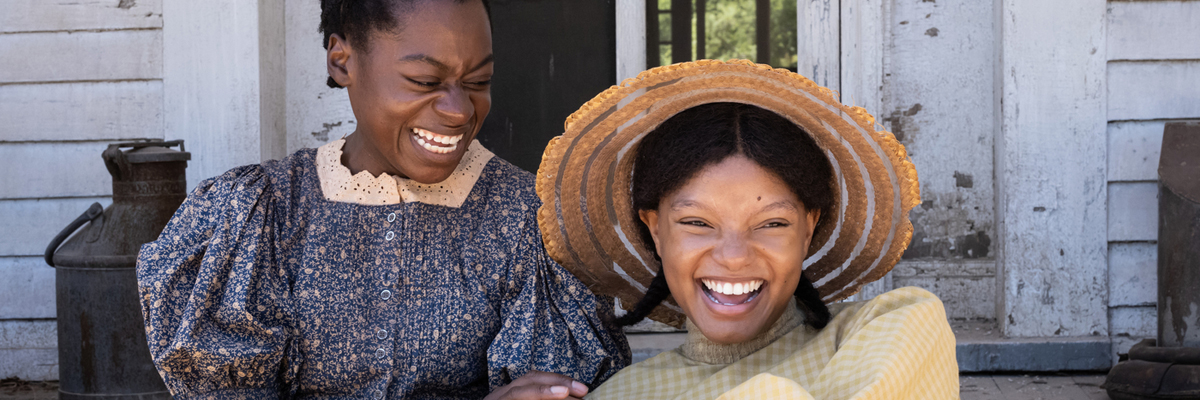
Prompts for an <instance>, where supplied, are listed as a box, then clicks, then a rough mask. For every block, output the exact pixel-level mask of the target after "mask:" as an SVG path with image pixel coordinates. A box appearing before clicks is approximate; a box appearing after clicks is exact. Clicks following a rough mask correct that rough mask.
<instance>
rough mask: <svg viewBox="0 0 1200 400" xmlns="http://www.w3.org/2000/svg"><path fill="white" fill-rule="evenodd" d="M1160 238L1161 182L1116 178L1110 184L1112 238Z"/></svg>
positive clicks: (1136, 239)
mask: <svg viewBox="0 0 1200 400" xmlns="http://www.w3.org/2000/svg"><path fill="white" fill-rule="evenodd" d="M1157 239H1158V183H1157V182H1113V183H1110V184H1109V185H1108V240H1109V241H1113V242H1118V241H1119V242H1126V241H1152V240H1157Z"/></svg>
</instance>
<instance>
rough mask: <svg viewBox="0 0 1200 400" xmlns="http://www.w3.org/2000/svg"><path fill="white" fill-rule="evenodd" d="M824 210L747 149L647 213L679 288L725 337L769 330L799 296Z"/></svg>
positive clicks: (677, 294)
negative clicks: (806, 202)
mask: <svg viewBox="0 0 1200 400" xmlns="http://www.w3.org/2000/svg"><path fill="white" fill-rule="evenodd" d="M819 214H820V213H819V212H818V211H809V210H807V209H806V208H805V207H804V205H803V204H801V202H800V201H799V200H798V199H797V197H796V194H795V193H794V192H792V191H791V189H789V188H788V186H787V185H786V184H785V183H784V182H783V180H781V179H779V177H778V176H776V175H775V174H773V173H771V172H770V171H769V170H767V169H764V168H763V167H762V166H760V165H758V164H757V163H755V162H754V161H751V160H750V159H748V158H746V157H745V156H742V155H734V156H730V157H729V158H726V159H725V160H723V161H721V162H719V163H717V164H713V165H710V166H708V167H705V168H704V169H701V170H700V172H699V173H697V174H696V176H695V177H693V178H692V179H691V180H689V181H688V182H687V183H686V184H684V185H683V186H682V187H681V188H680V189H679V190H677V191H675V192H674V193H671V194H669V195H668V196H666V197H663V199H662V201H661V202H660V203H659V207H658V209H657V210H642V211H640V212H639V215H640V216H641V219H642V221H643V222H644V223H645V224H646V226H647V227H648V228H649V230H650V235H651V236H652V237H653V239H654V245H655V248H657V249H658V254H659V257H661V258H662V263H663V274H666V280H667V285H668V286H669V287H670V289H671V295H672V296H673V297H674V298H675V300H676V301H677V302H678V303H679V306H680V307H681V308H683V311H684V313H685V314H687V317H688V319H689V320H691V321H692V323H693V324H695V325H696V326H697V327H698V328H700V331H701V333H703V334H704V336H705V337H707V338H708V339H709V340H712V341H714V342H717V343H721V344H733V343H740V342H745V341H747V340H750V339H752V338H754V337H755V336H757V335H758V334H759V333H762V332H764V331H766V330H767V329H768V328H770V326H771V324H773V323H774V322H775V321H776V320H777V319H779V316H780V315H782V314H783V311H784V310H785V309H786V307H789V304H788V303H789V302H791V301H794V297H793V295H794V294H795V292H796V286H797V284H799V282H800V272H801V268H802V264H803V261H804V258H805V257H806V255H807V252H808V250H807V249H808V245H809V242H810V241H811V239H812V233H813V229H814V227H815V226H816V223H817V219H818V218H819V216H820V215H819Z"/></svg>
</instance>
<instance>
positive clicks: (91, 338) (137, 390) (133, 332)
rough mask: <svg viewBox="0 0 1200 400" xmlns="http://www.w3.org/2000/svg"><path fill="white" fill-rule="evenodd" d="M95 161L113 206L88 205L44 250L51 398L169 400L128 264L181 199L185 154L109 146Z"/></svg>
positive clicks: (150, 146) (167, 147) (157, 146)
mask: <svg viewBox="0 0 1200 400" xmlns="http://www.w3.org/2000/svg"><path fill="white" fill-rule="evenodd" d="M176 146H178V147H179V150H174V149H171V147H176ZM123 149H128V150H123ZM102 157H103V158H104V164H105V166H106V167H108V172H109V174H111V175H112V182H113V204H112V205H111V206H109V207H108V209H103V208H102V207H101V206H100V203H95V204H92V206H91V208H89V209H88V210H87V211H86V212H84V213H83V215H80V216H79V218H77V219H75V221H73V222H71V224H70V225H68V226H67V227H66V229H63V231H62V232H60V233H59V234H58V236H56V237H55V238H54V240H52V241H51V243H50V246H49V247H47V248H46V263H47V264H49V265H50V266H52V267H55V268H57V271H56V273H55V282H56V291H57V293H56V301H57V308H58V371H59V398H60V399H159V398H162V399H169V398H171V395H170V393H169V392H168V391H167V388H166V386H165V385H164V384H163V381H162V378H161V377H159V375H158V371H157V370H155V368H154V364H153V363H152V362H151V358H150V350H149V348H148V347H147V345H146V331H145V325H144V322H143V320H142V313H141V306H140V303H139V299H138V287H137V285H138V283H137V274H136V270H135V265H136V262H137V254H138V249H139V248H140V247H141V246H142V244H144V243H147V242H150V241H153V240H155V239H157V238H158V235H159V233H161V232H162V230H163V227H165V226H166V225H167V222H168V221H170V219H171V216H172V215H174V214H175V210H176V209H178V208H179V205H180V204H182V203H183V200H184V199H185V198H186V197H187V180H186V177H185V172H184V170H185V169H186V168H187V161H188V160H189V159H191V154H190V153H188V152H186V151H184V147H183V141H182V140H174V141H168V142H164V141H161V140H158V141H147V142H132V143H117V144H112V145H109V146H108V149H106V150H104V153H103V154H102ZM84 224H87V226H86V227H84V228H83V229H82V230H80V231H79V232H78V233H76V232H75V231H76V230H77V229H79V228H80V227H81V226H83V225H84ZM72 233H75V234H74V235H73V236H72ZM67 237H70V240H66V239H67ZM64 240H66V243H63V241H64ZM60 244H61V245H62V246H61V247H59V245H60Z"/></svg>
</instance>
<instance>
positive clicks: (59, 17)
mask: <svg viewBox="0 0 1200 400" xmlns="http://www.w3.org/2000/svg"><path fill="white" fill-rule="evenodd" d="M0 10H4V12H3V13H0V33H12V32H48V31H81V30H114V29H145V28H162V0H138V1H128V0H75V1H46V0H0Z"/></svg>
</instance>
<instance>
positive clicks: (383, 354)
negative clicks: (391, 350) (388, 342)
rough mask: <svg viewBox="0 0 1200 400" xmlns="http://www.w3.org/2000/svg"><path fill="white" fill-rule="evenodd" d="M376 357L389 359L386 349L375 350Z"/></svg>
mask: <svg viewBox="0 0 1200 400" xmlns="http://www.w3.org/2000/svg"><path fill="white" fill-rule="evenodd" d="M375 357H377V358H384V357H387V350H384V348H382V347H380V348H379V350H375Z"/></svg>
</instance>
